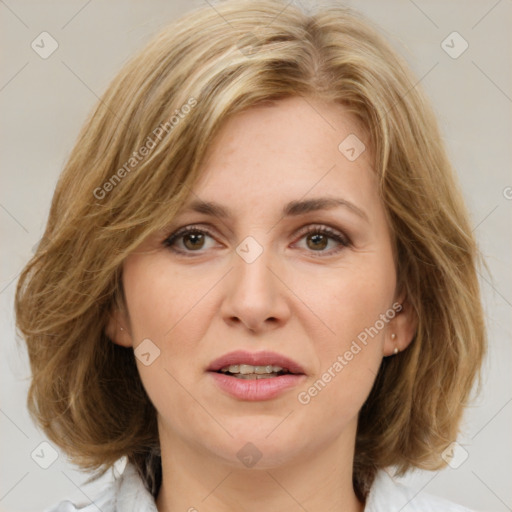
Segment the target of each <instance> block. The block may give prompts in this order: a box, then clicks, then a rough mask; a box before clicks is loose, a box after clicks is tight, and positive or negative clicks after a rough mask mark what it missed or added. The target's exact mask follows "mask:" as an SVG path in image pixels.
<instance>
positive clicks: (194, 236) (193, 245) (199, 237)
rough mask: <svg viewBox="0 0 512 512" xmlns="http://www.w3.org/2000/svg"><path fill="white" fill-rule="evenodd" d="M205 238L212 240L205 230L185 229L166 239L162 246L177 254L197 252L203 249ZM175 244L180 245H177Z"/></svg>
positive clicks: (196, 228)
mask: <svg viewBox="0 0 512 512" xmlns="http://www.w3.org/2000/svg"><path fill="white" fill-rule="evenodd" d="M206 238H213V237H212V235H211V234H210V232H209V231H208V230H207V229H204V228H201V229H199V228H198V227H185V228H183V229H179V230H178V231H177V232H176V233H173V234H172V235H170V236H169V237H168V238H166V239H165V240H164V242H163V244H164V246H165V247H169V248H170V249H171V250H173V251H174V252H178V253H186V252H198V250H201V249H204V248H205V247H204V246H205V240H206ZM177 242H180V243H179V244H177ZM176 245H178V246H180V245H181V247H178V248H176ZM187 256H188V255H187Z"/></svg>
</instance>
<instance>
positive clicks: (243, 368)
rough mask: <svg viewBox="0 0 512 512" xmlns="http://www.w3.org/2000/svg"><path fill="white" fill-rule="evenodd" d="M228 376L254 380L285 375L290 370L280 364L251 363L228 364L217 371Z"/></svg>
mask: <svg viewBox="0 0 512 512" xmlns="http://www.w3.org/2000/svg"><path fill="white" fill-rule="evenodd" d="M217 373H223V374H225V375H228V376H230V377H235V378H237V379H246V380H255V379H271V378H273V377H279V376H281V375H286V374H288V373H292V372H290V371H289V370H288V369H287V368H281V366H274V365H270V364H269V365H267V366H253V365H252V364H230V365H229V366H225V367H224V368H221V369H220V370H218V371H217Z"/></svg>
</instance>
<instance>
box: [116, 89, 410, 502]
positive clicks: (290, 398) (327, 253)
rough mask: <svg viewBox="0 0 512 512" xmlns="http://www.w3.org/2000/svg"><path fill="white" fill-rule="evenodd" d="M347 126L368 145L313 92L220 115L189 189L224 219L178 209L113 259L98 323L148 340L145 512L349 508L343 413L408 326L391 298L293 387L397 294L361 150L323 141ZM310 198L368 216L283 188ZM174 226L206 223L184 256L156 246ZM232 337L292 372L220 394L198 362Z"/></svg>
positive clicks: (134, 339)
mask: <svg viewBox="0 0 512 512" xmlns="http://www.w3.org/2000/svg"><path fill="white" fill-rule="evenodd" d="M349 134H356V135H357V137H358V138H359V139H360V140H362V141H363V142H364V143H365V144H366V147H367V148H368V141H367V138H366V134H365V133H364V131H363V130H362V129H361V127H360V126H359V125H358V124H357V123H356V121H355V119H354V118H353V117H352V116H351V114H349V113H348V112H347V111H346V110H345V108H344V107H342V106H341V105H335V104H332V105H331V104H324V103H322V102H319V101H316V100H314V99H312V98H308V99H307V101H306V99H304V98H299V97H296V98H289V99H285V100H280V101H278V102H277V103H275V104H274V105H265V106H258V107H253V108H251V109H250V110H248V111H246V112H243V113H241V114H238V115H236V116H234V117H233V118H231V119H230V120H229V121H228V122H227V123H226V124H225V125H224V126H223V128H222V130H221V132H220V133H219V135H218V137H217V138H216V140H215V143H214V144H213V145H212V147H211V148H210V152H209V154H208V158H207V161H206V163H205V165H204V172H203V174H202V175H201V178H200V180H199V181H198V182H197V183H196V186H195V188H194V190H193V192H194V193H193V194H192V195H191V197H190V199H191V200H195V199H198V198H200V199H201V200H203V201H215V202H218V203H221V204H222V205H223V206H225V207H228V208H229V209H230V210H232V212H233V215H232V217H229V218H222V219H221V218H218V217H215V216H211V215H206V214H202V213H196V212H189V213H182V214H180V215H179V216H178V217H176V218H175V219H174V221H173V222H172V224H171V225H170V226H169V229H168V230H166V233H156V234H155V235H154V236H152V237H150V238H148V239H147V240H146V241H145V242H144V243H143V244H142V245H141V246H140V247H139V248H138V249H137V250H136V251H135V252H133V253H132V254H130V255H129V256H128V258H127V259H126V261H125V263H124V267H123V284H124V290H125V296H126V304H127V314H125V313H123V312H121V311H118V312H116V313H115V314H114V315H113V316H112V319H111V322H110V324H109V326H108V334H109V336H110V338H111V339H112V340H113V341H114V342H115V343H118V344H120V345H123V346H126V347H133V348H136V347H137V346H138V345H139V344H140V343H141V342H142V340H144V339H146V338H149V339H150V340H151V341H152V342H153V343H154V344H155V345H156V346H158V348H159V349H160V355H159V357H157V358H156V359H155V360H154V361H153V362H152V364H150V365H149V366H145V365H144V364H142V363H141V361H139V360H138V359H137V360H136V361H137V366H138V370H139V373H140V377H141V379H142V382H143V384H144V386H145V389H146V391H147V393H148V395H149V397H150V399H151V401H152V403H153V404H154V406H155V408H156V410H157V412H158V425H159V434H160V443H161V449H162V468H163V483H162V487H161V489H160V493H159V495H158V497H157V500H156V502H157V507H158V510H159V511H160V512H175V511H185V510H189V509H191V508H192V507H194V508H195V509H197V510H200V511H201V512H203V511H215V512H220V511H229V510H234V509H238V508H240V505H241V504H242V506H243V509H244V510H246V511H251V512H252V511H261V510H268V511H277V510H287V511H295V510H297V511H302V510H304V509H306V510H308V511H324V512H325V511H335V510H343V511H347V512H356V511H358V512H360V511H362V510H363V508H364V504H363V503H361V502H359V501H358V500H357V498H356V495H355V493H354V489H353V487H352V464H353V452H354V446H355V435H356V428H357V415H358V412H359V410H360V409H361V407H362V405H363V403H364V401H365V400H366V398H367V396H368V394H369V392H370V390H371V388H372V385H373V382H374V379H375V376H376V374H377V371H378V368H379V365H380V363H381V360H382V358H383V357H386V356H392V355H393V349H394V348H395V347H399V348H400V350H404V349H405V348H406V347H407V345H408V343H409V342H410V341H411V339H412V337H413V334H414V329H415V321H414V318H413V316H412V313H411V311H410V308H409V307H407V305H406V304H404V309H403V310H402V312H400V313H399V314H397V315H396V316H394V318H393V319H392V320H390V321H389V322H387V323H386V324H385V327H384V328H382V329H381V330H380V331H379V332H378V334H377V335H376V336H374V337H373V338H370V341H369V342H368V344H367V345H366V346H364V347H363V348H362V350H361V351H359V352H358V353H357V355H355V356H354V357H353V359H352V360H351V361H349V362H348V364H346V366H344V367H343V370H342V371H340V372H338V373H335V375H336V376H335V377H334V378H332V379H331V382H329V383H328V384H327V385H326V386H325V388H324V389H322V390H321V392H319V393H318V394H317V395H316V396H314V397H312V398H311V400H310V402H309V403H308V404H302V403H300V402H299V400H298V398H297V397H298V394H299V393H300V392H301V391H305V390H306V391H307V390H308V388H310V387H311V386H312V385H313V384H314V383H315V381H317V380H318V379H319V378H320V377H321V376H322V374H323V373H324V372H326V371H327V369H328V368H330V367H332V366H333V363H334V362H335V361H336V360H337V358H338V356H339V355H343V354H344V353H345V352H346V351H347V350H348V349H349V348H350V346H351V343H352V342H353V340H356V339H357V336H358V334H360V333H361V332H362V331H364V329H365V328H369V327H370V326H374V325H375V323H376V321H377V320H378V319H379V315H382V314H384V313H386V311H389V310H390V309H391V308H392V304H393V303H395V302H399V303H403V301H404V297H401V296H398V295H397V293H396V272H395V262H394V253H393V245H392V241H391V240H392V238H391V235H390V229H389V227H388V225H387V222H386V217H385V213H384V206H383V205H382V202H381V200H380V198H379V195H378V189H377V182H376V178H375V176H374V173H373V171H372V169H371V164H370V156H371V155H370V151H369V149H367V150H366V151H364V152H363V153H362V154H361V155H360V156H359V157H358V158H357V159H356V160H355V161H353V162H351V161H349V160H348V159H347V158H346V157H345V156H344V155H343V154H342V153H341V152H340V151H339V149H338V145H339V144H340V142H341V141H343V140H344V139H345V138H346V137H347V136H348V135H349ZM324 196H328V197H338V198H343V199H344V200H347V201H350V202H351V203H353V204H354V205H356V206H357V207H358V208H359V209H360V210H362V211H363V212H364V215H365V216H366V217H367V219H364V218H362V217H361V216H359V215H357V214H356V213H354V212H353V211H352V210H351V209H350V208H348V207H336V208H332V209H328V210H327V209H326V210H320V211H313V212H309V213H306V214H302V215H300V216H298V217H289V218H284V217H283V216H282V214H281V209H282V207H283V205H284V204H285V203H287V202H289V201H291V200H303V199H311V198H313V197H324ZM189 225H194V226H195V227H197V228H199V229H201V228H209V230H210V231H211V233H212V236H210V235H209V234H206V235H205V237H204V238H203V239H200V240H199V242H198V241H197V239H191V238H190V237H186V236H185V237H182V238H181V239H179V240H178V241H177V242H176V245H175V248H176V249H178V250H179V249H181V250H182V252H187V251H188V254H191V257H187V256H186V255H184V254H178V253H175V252H173V251H172V250H171V249H170V248H169V247H165V246H164V245H163V244H162V242H163V241H164V240H165V238H166V237H167V236H169V235H170V234H171V233H173V232H176V231H177V230H178V229H179V228H182V227H184V226H189ZM308 226H313V227H321V226H329V227H331V228H332V229H333V230H335V231H338V232H340V233H341V234H344V236H345V237H348V239H349V244H348V245H346V246H345V245H342V244H340V243H339V242H337V241H335V240H333V239H330V238H325V237H324V238H322V237H321V238H320V239H319V240H318V239H315V237H314V235H307V234H304V233H303V231H304V228H307V227H308ZM247 236H251V237H253V238H254V239H255V240H256V241H257V243H258V244H259V246H260V247H261V249H262V250H263V252H262V253H261V255H260V256H259V257H258V258H257V259H256V260H255V261H253V262H251V263H247V262H246V261H245V260H244V259H243V258H241V257H240V256H239V255H238V254H237V252H236V248H237V246H238V245H239V244H240V243H241V242H242V241H243V240H244V239H245V238H246V237H247ZM337 249H340V250H339V251H338V252H336V250H337ZM121 328H122V329H121ZM392 333H394V334H395V335H396V337H395V338H392V337H391V334H392ZM237 349H243V350H247V351H253V352H258V351H262V350H271V351H275V352H278V353H280V354H283V355H286V356H288V357H290V358H292V359H294V360H295V361H296V362H298V363H299V364H300V365H301V366H302V367H303V368H304V370H305V373H306V376H305V377H304V379H303V382H302V383H301V384H300V385H299V386H297V387H296V388H294V389H290V390H287V391H285V392H284V393H282V394H281V395H280V396H278V397H276V398H274V399H271V400H266V401H259V402H250V401H243V400H239V399H236V398H233V397H231V396H228V395H226V394H225V393H224V392H222V391H221V390H220V389H219V388H218V387H217V386H216V385H215V384H214V382H213V379H212V377H211V375H210V374H208V373H207V372H206V371H205V370H206V368H207V367H208V365H209V364H210V363H211V362H212V361H213V360H214V359H216V358H218V357H219V356H221V355H223V354H226V353H228V352H231V351H233V350H237ZM248 442H251V443H252V444H253V445H254V446H255V447H256V448H257V451H258V452H259V453H260V454H261V459H260V460H259V461H258V462H257V463H256V464H255V465H254V466H253V467H252V468H248V467H246V466H244V464H243V463H242V462H241V461H240V460H239V458H238V457H237V452H238V451H239V450H240V449H241V448H242V447H244V446H245V445H246V443H248ZM192 510H193V509H192Z"/></svg>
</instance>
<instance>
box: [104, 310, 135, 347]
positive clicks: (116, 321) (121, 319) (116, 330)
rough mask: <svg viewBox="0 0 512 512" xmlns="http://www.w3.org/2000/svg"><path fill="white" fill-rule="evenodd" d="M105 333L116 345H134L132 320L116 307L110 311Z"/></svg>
mask: <svg viewBox="0 0 512 512" xmlns="http://www.w3.org/2000/svg"><path fill="white" fill-rule="evenodd" d="M105 334H106V335H107V336H108V337H109V338H110V340H111V341H113V342H114V343H115V344H116V345H121V346H123V347H133V339H132V335H131V328H130V322H129V321H128V318H127V315H126V314H125V313H124V312H122V311H120V310H119V309H115V310H114V311H113V312H111V313H110V315H109V319H108V323H107V326H106V327H105Z"/></svg>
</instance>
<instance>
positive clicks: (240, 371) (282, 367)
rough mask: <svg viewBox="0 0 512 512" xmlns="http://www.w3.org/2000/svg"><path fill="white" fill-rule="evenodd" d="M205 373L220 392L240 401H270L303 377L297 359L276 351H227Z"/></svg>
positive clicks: (302, 370)
mask: <svg viewBox="0 0 512 512" xmlns="http://www.w3.org/2000/svg"><path fill="white" fill-rule="evenodd" d="M207 372H208V373H209V375H211V377H212V379H213V382H214V383H215V384H216V385H217V386H218V388H219V389H220V390H221V391H223V392H224V393H226V394H227V395H229V396H231V397H233V398H236V399H238V400H243V401H259V400H270V399H272V398H275V397H278V396H279V395H281V394H282V393H284V392H285V391H286V390H288V389H290V388H292V387H295V386H297V385H298V384H300V383H301V382H303V381H304V380H305V379H306V374H305V372H304V369H303V368H302V367H301V366H300V365H299V364H298V363H297V362H295V361H293V360H292V359H290V358H288V357H286V356H283V355H281V354H277V353H275V352H256V353H254V352H245V351H236V352H230V353H229V354H226V355H224V356H222V357H219V358H218V359H216V360H215V361H213V362H212V363H211V364H210V366H209V367H208V368H207Z"/></svg>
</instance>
